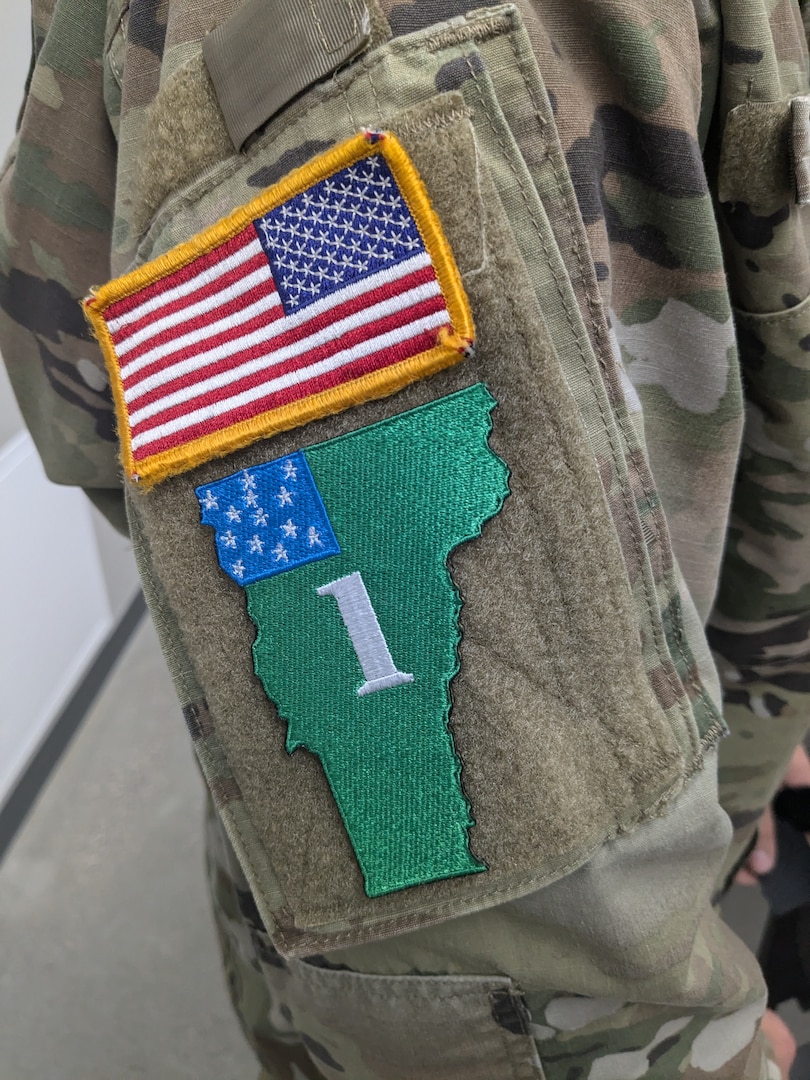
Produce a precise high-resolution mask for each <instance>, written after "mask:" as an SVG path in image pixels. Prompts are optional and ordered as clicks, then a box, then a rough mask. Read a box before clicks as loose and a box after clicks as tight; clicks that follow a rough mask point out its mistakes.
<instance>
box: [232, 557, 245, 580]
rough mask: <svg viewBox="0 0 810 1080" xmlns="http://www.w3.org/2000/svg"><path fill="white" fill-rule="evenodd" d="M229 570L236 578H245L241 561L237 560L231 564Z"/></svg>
mask: <svg viewBox="0 0 810 1080" xmlns="http://www.w3.org/2000/svg"><path fill="white" fill-rule="evenodd" d="M231 570H233V572H234V573H235V574H236V576H237V577H238V578H243V577H244V576H245V564H244V563H243V562H242V560H241V559H238V560H237V561H236V562H235V563H232V565H231Z"/></svg>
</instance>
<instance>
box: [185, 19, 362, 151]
mask: <svg viewBox="0 0 810 1080" xmlns="http://www.w3.org/2000/svg"><path fill="white" fill-rule="evenodd" d="M371 32H372V25H371V17H370V15H369V11H368V8H367V7H366V4H365V3H364V2H363V0H308V2H307V3H292V4H291V3H289V2H288V0H247V2H246V3H244V4H242V6H241V7H240V8H239V9H238V10H237V11H236V12H234V14H233V15H232V16H231V17H230V18H228V19H226V20H225V21H224V22H223V23H221V24H220V25H219V26H217V27H216V28H215V29H214V30H213V31H212V32H211V33H210V34H209V35H208V37H207V38H206V39H205V41H204V43H203V55H204V57H205V62H206V64H207V66H208V71H209V73H210V75H211V81H212V82H213V84H214V87H215V89H216V93H217V97H218V98H219V104H220V107H221V109H222V112H223V115H224V116H225V123H226V125H227V128H228V133H229V135H230V137H231V140H232V141H233V144H234V146H235V147H236V149H237V150H238V149H239V148H240V147H241V146H242V145H243V144H244V142H245V140H246V139H247V138H248V137H249V136H250V135H252V134H253V132H255V131H257V130H258V129H259V128H260V127H262V126H263V125H264V124H266V123H267V121H268V120H269V119H270V118H271V117H273V116H275V114H276V113H277V112H279V111H280V110H281V109H283V108H284V106H285V105H286V104H287V103H288V102H289V101H291V100H292V99H293V98H294V97H296V96H297V95H298V94H300V93H301V92H302V91H304V90H306V89H307V87H309V86H311V85H312V84H313V83H314V82H317V81H318V80H319V79H322V78H324V77H325V76H327V75H330V74H331V73H332V72H333V71H335V70H336V69H337V68H339V67H340V66H341V65H342V64H345V63H346V61H347V60H350V59H351V58H352V57H353V56H356V55H357V53H359V52H361V51H362V50H363V49H364V48H366V46H367V45H368V44H369V43H370V41H371Z"/></svg>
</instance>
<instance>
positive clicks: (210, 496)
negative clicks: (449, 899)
mask: <svg viewBox="0 0 810 1080" xmlns="http://www.w3.org/2000/svg"><path fill="white" fill-rule="evenodd" d="M494 405H495V401H494V399H493V398H492V397H491V395H490V394H489V392H488V391H487V389H486V387H485V386H484V385H483V384H480V383H479V384H476V385H474V386H471V387H469V388H467V389H466V390H462V391H459V392H458V393H456V394H452V395H450V396H448V397H444V398H441V399H439V400H437V401H434V402H431V403H430V404H427V405H423V406H421V407H419V408H417V409H413V410H411V411H410V412H406V413H402V414H400V415H398V416H394V417H392V418H390V419H388V420H384V421H382V422H380V423H377V424H374V425H372V426H370V427H367V428H362V429H360V430H359V431H354V432H351V433H350V434H347V435H343V436H341V437H339V438H336V439H332V440H330V441H328V442H324V443H320V444H319V445H316V446H312V447H309V448H307V449H306V450H305V451H301V452H298V453H295V454H291V455H289V456H288V457H284V458H279V459H278V460H276V461H271V462H269V463H268V464H266V465H261V466H258V467H256V468H252V469H249V470H244V471H242V472H238V473H235V474H233V475H232V476H229V477H227V478H225V479H224V480H220V481H218V482H216V483H214V484H210V485H204V486H202V487H199V488H197V489H196V490H197V496H198V498H199V500H200V506H201V509H202V521H203V523H204V524H205V525H209V526H211V528H212V529H213V531H214V537H215V543H216V548H217V553H218V558H219V561H220V565H221V567H222V569H223V570H224V571H225V572H226V573H227V574H229V576H230V577H231V578H232V579H233V580H235V581H237V582H238V583H239V584H240V585H242V586H243V587H244V589H245V592H246V594H247V608H248V612H249V614H250V617H251V618H252V620H253V622H254V623H255V624H256V628H257V636H256V641H255V644H254V647H253V654H254V666H255V671H256V674H257V675H258V677H259V679H260V680H261V682H262V685H263V686H264V689H265V692H266V694H267V696H268V697H269V698H270V699H271V700H272V701H273V702H275V704H276V706H277V707H278V711H279V713H280V715H281V717H282V718H283V719H284V720H285V721H286V722H287V741H286V746H287V751H288V753H292V752H293V751H294V750H296V749H297V748H298V747H306V748H307V749H308V750H310V751H311V752H312V753H313V754H314V755H315V756H316V757H317V758H318V759H319V760H320V762H321V764H322V766H323V769H324V772H325V774H326V777H327V779H328V781H329V785H330V788H331V790H332V793H333V795H334V798H335V801H336V803H337V805H338V808H339V810H340V813H341V816H342V818H343V821H344V824H345V826H346V830H347V832H348V835H349V838H350V840H351V843H352V846H353V848H354V851H355V853H356V855H357V859H358V862H359V864H360V867H361V870H362V872H363V877H364V880H365V887H366V892H367V894H368V895H369V896H372V897H373V896H380V895H383V894H385V893H390V892H393V891H395V890H397V889H403V888H406V887H408V886H411V885H417V884H422V883H425V882H429V881H435V880H438V879H441V878H448V877H455V876H459V875H463V874H471V873H476V872H479V871H481V870H484V869H486V867H485V866H484V865H483V864H482V863H481V862H480V861H479V860H478V859H476V858H475V857H474V855H473V854H472V853H471V851H470V845H469V829H470V827H471V825H472V824H473V816H472V814H471V811H470V806H469V804H468V802H467V800H466V798H465V796H464V792H463V790H462V784H461V762H460V761H459V758H458V755H457V754H456V750H455V746H454V743H453V738H452V734H451V732H450V729H449V724H448V721H449V716H450V683H451V680H452V678H453V676H454V675H455V674H456V672H457V670H458V663H459V661H458V642H459V636H460V631H459V613H460V610H461V598H460V596H459V594H458V591H457V589H456V588H455V586H454V584H453V582H452V580H451V578H450V573H449V571H448V568H447V559H448V556H449V554H450V552H451V551H452V550H453V549H454V548H455V547H457V546H458V545H459V544H461V543H463V542H464V541H466V540H471V539H473V538H474V537H476V536H478V535H480V532H481V529H482V527H483V525H484V523H485V522H486V521H487V520H488V519H489V518H491V517H492V516H493V515H495V514H497V513H498V511H499V510H500V508H501V506H502V504H503V500H504V499H505V497H506V496H507V494H508V490H509V489H508V475H509V473H508V469H507V467H506V465H505V464H504V462H503V461H502V460H501V459H500V458H499V457H497V456H496V455H495V454H494V453H493V452H492V450H491V449H490V447H489V444H488V436H489V432H490V430H491V416H490V414H491V411H492V408H493V407H494Z"/></svg>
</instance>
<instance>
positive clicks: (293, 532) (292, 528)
mask: <svg viewBox="0 0 810 1080" xmlns="http://www.w3.org/2000/svg"><path fill="white" fill-rule="evenodd" d="M281 528H282V529H283V530H284V535H285V536H291V537H292V538H293V540H295V539H297V537H298V526H297V525H294V524H293V519H292V518H288V519H287V521H285V522H284V524H283V525H282V526H281Z"/></svg>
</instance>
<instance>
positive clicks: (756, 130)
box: [717, 96, 810, 209]
mask: <svg viewBox="0 0 810 1080" xmlns="http://www.w3.org/2000/svg"><path fill="white" fill-rule="evenodd" d="M717 193H718V198H719V200H720V202H743V203H746V204H747V205H749V206H756V207H759V208H763V209H764V208H775V207H778V206H784V205H785V203H792V202H795V203H797V204H798V205H799V206H803V205H805V204H807V203H808V202H810V97H808V96H800V97H794V98H790V99H788V100H787V101H746V102H744V103H743V104H742V105H738V106H737V107H736V108H734V109H732V110H731V112H730V113H729V114H728V116H727V117H726V125H725V129H724V131H723V142H722V146H721V150H720V163H719V168H718V176H717Z"/></svg>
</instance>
